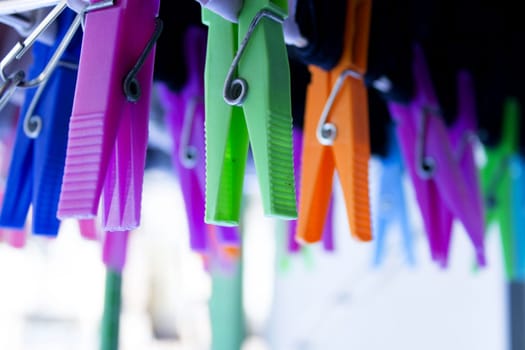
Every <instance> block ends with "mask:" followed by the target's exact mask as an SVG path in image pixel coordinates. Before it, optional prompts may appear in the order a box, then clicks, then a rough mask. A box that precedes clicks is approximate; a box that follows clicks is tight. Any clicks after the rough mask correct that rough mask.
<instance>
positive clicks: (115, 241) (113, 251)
mask: <svg viewBox="0 0 525 350" xmlns="http://www.w3.org/2000/svg"><path fill="white" fill-rule="evenodd" d="M128 238H129V231H115V232H111V231H108V232H106V234H105V236H104V243H103V248H102V261H104V264H105V265H106V266H107V267H109V268H110V269H111V270H113V271H118V272H122V270H123V269H124V265H125V264H126V256H127V247H128Z"/></svg>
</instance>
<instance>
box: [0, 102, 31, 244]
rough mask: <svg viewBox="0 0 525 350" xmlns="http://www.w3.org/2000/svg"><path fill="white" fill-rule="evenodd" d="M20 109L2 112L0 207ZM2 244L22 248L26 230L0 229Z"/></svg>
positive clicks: (0, 127)
mask: <svg viewBox="0 0 525 350" xmlns="http://www.w3.org/2000/svg"><path fill="white" fill-rule="evenodd" d="M18 114H19V108H18V107H15V106H14V105H9V106H7V108H5V109H4V110H3V111H2V120H1V126H0V207H1V206H2V203H3V197H4V188H5V182H6V181H5V179H6V175H7V172H8V170H9V169H8V166H9V163H10V162H11V159H10V157H11V154H12V153H13V144H14V138H15V133H16V117H17V116H18ZM0 242H5V243H7V244H9V245H10V246H11V247H13V248H22V247H24V246H25V243H26V230H25V229H23V230H12V229H0Z"/></svg>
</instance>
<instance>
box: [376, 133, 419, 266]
mask: <svg viewBox="0 0 525 350" xmlns="http://www.w3.org/2000/svg"><path fill="white" fill-rule="evenodd" d="M388 136H389V137H388V139H389V142H388V154H387V156H386V157H385V158H384V159H382V160H381V165H382V167H381V175H380V180H379V193H378V204H377V212H376V214H375V215H374V219H375V220H374V225H373V227H374V238H375V245H376V249H375V252H374V264H375V265H376V266H379V265H380V264H381V263H382V262H383V260H384V257H385V254H386V252H385V243H386V236H387V235H386V234H387V229H388V226H389V224H390V225H391V224H392V223H395V222H398V223H399V230H400V233H401V236H402V241H403V250H404V254H405V259H406V262H407V263H408V264H410V265H413V264H414V262H415V257H414V240H413V236H412V232H411V229H410V224H409V220H408V212H407V208H406V200H405V194H404V192H403V163H402V159H401V153H400V149H399V145H398V142H397V139H396V135H395V132H394V129H393V128H390V130H389V133H388Z"/></svg>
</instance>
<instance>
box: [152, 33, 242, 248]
mask: <svg viewBox="0 0 525 350" xmlns="http://www.w3.org/2000/svg"><path fill="white" fill-rule="evenodd" d="M184 51H185V56H186V62H185V65H186V67H187V82H186V84H185V86H184V88H183V89H182V90H181V91H180V92H173V91H171V90H170V89H169V88H168V87H167V86H165V85H160V86H159V97H160V100H161V103H162V104H163V105H164V107H165V109H166V118H165V120H166V123H167V124H168V127H169V131H170V133H171V136H172V138H173V141H174V142H173V152H172V162H173V165H174V167H175V168H176V170H177V174H178V176H179V180H180V185H181V189H182V194H183V197H184V203H185V205H186V214H187V216H188V225H189V232H190V246H191V248H192V250H194V251H197V252H201V253H205V252H207V251H208V250H209V249H211V246H210V241H209V240H210V237H209V232H210V227H209V226H210V225H208V224H206V223H205V222H204V206H205V203H204V201H205V199H204V198H205V173H206V169H205V168H206V162H205V150H204V149H205V146H204V64H205V58H206V30H205V29H203V28H200V27H190V28H188V29H187V30H186V33H185V40H184ZM215 230H216V231H217V235H218V237H217V239H218V241H219V242H220V243H221V244H225V245H229V246H235V247H238V246H239V244H240V238H239V233H238V229H237V228H236V227H216V228H215Z"/></svg>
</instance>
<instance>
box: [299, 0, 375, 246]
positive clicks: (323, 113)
mask: <svg viewBox="0 0 525 350" xmlns="http://www.w3.org/2000/svg"><path fill="white" fill-rule="evenodd" d="M370 11H371V1H369V0H349V2H348V6H347V20H346V30H345V40H344V43H345V47H344V50H343V55H342V57H341V60H340V62H339V64H338V65H337V66H336V67H335V68H334V69H333V70H331V71H329V72H325V71H323V70H322V69H321V68H317V67H315V66H310V71H311V73H312V82H311V84H310V86H309V87H308V94H307V105H306V116H305V129H304V132H305V138H304V146H303V162H302V163H303V170H302V176H301V197H300V201H299V202H300V206H299V208H300V210H299V220H298V229H297V237H298V239H299V240H300V241H303V242H309V243H310V242H317V241H320V240H321V238H322V232H323V226H324V223H325V218H326V213H327V211H328V206H329V202H330V194H331V193H332V180H333V174H334V171H335V170H336V169H337V171H338V173H339V179H340V181H341V185H342V188H343V193H344V197H345V202H346V208H347V214H348V219H349V222H350V230H351V232H352V234H353V235H354V236H355V237H357V238H358V239H360V240H362V241H369V240H370V239H371V238H372V235H371V232H370V207H369V195H368V160H369V158H370V145H369V133H368V109H367V95H366V94H367V91H366V88H365V85H364V82H363V75H364V74H365V71H366V62H367V58H366V57H367V46H368V33H369V27H370Z"/></svg>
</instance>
